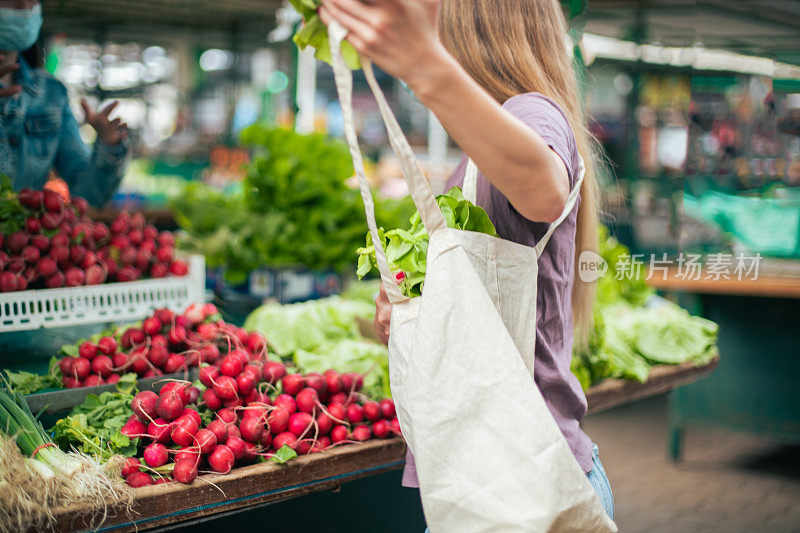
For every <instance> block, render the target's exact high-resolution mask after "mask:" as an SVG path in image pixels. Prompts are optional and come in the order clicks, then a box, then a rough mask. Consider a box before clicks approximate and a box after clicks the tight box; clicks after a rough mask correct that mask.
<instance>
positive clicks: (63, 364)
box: [58, 356, 75, 376]
mask: <svg viewBox="0 0 800 533" xmlns="http://www.w3.org/2000/svg"><path fill="white" fill-rule="evenodd" d="M74 361H75V358H74V357H70V356H67V357H65V358H64V359H62V360H61V361H59V362H58V366H59V368H60V369H61V375H62V376H69V375H71V374H72V363H73V362H74Z"/></svg>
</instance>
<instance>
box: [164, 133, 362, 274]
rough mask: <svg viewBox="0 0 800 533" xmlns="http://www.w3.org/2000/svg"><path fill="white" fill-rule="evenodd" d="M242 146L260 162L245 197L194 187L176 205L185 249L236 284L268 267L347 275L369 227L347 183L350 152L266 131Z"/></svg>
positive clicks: (324, 140)
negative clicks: (186, 236)
mask: <svg viewBox="0 0 800 533" xmlns="http://www.w3.org/2000/svg"><path fill="white" fill-rule="evenodd" d="M241 140H242V143H243V144H245V145H247V146H250V147H252V148H253V157H252V160H251V162H250V163H249V164H248V165H247V168H246V171H247V174H246V177H245V180H244V183H243V185H242V188H241V190H240V191H237V192H234V193H233V194H226V193H223V192H220V191H215V190H213V189H211V188H209V187H208V186H205V185H201V184H196V183H195V184H192V185H190V186H188V187H187V188H186V189H185V190H184V191H183V193H182V194H180V195H179V196H177V197H175V198H173V199H172V201H171V207H172V209H173V212H174V213H175V217H176V219H177V221H178V223H179V224H180V226H181V228H183V229H184V230H185V231H186V232H187V233H188V234H189V235H190V238H189V239H188V240H186V241H184V242H183V243H182V245H183V246H184V247H188V248H190V249H192V250H194V251H198V252H201V253H203V254H204V255H205V256H206V259H207V261H208V264H209V266H210V267H220V266H224V267H225V268H226V277H227V279H228V281H230V282H233V283H236V282H243V281H245V280H246V277H247V274H248V273H249V272H250V271H252V270H254V269H256V268H259V267H264V266H267V267H284V266H298V265H302V266H305V267H307V268H311V269H329V268H333V269H337V270H345V269H347V268H348V267H349V265H350V264H351V263H350V261H351V260H352V259H351V258H352V254H353V252H354V251H355V250H356V248H357V247H358V246H359V244H360V243H361V242H362V241H361V238H362V237H361V236H362V235H363V231H364V226H365V225H364V215H363V212H364V210H363V206H362V203H361V197H360V195H359V193H358V191H357V190H355V189H353V188H351V187H349V186H348V185H347V183H346V181H347V180H348V178H350V177H351V176H352V175H353V163H352V160H351V158H350V152H349V151H348V149H347V147H346V146H345V144H344V143H342V142H340V141H335V140H332V139H330V138H328V137H326V136H324V135H321V134H311V135H301V134H299V133H296V132H294V131H292V130H289V129H284V128H269V127H265V126H262V125H253V126H250V127H248V128H246V129H245V130H244V131H242V134H241Z"/></svg>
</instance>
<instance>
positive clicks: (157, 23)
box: [42, 0, 281, 45]
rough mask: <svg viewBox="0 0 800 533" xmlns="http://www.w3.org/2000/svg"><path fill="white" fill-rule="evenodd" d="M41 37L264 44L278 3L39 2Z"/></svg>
mask: <svg viewBox="0 0 800 533" xmlns="http://www.w3.org/2000/svg"><path fill="white" fill-rule="evenodd" d="M42 5H43V8H44V20H45V25H44V32H45V34H46V35H53V34H58V33H66V34H67V35H68V36H69V37H72V38H85V39H97V38H98V37H100V38H141V37H143V36H144V37H148V38H152V39H154V40H158V39H173V38H175V37H189V38H191V39H193V40H204V41H208V40H211V41H213V40H214V39H217V38H226V39H229V40H230V39H234V40H235V41H236V42H237V43H239V44H241V45H246V44H248V43H255V44H257V45H258V44H263V43H265V42H266V37H267V33H268V32H269V31H270V30H271V29H272V28H274V26H275V12H276V10H277V9H278V8H279V7H280V5H281V1H280V0H60V1H55V0H52V1H48V0H45V1H44V2H43V3H42Z"/></svg>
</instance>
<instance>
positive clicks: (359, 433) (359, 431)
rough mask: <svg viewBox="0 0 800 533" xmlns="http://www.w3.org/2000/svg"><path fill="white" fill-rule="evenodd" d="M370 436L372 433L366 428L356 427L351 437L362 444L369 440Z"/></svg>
mask: <svg viewBox="0 0 800 533" xmlns="http://www.w3.org/2000/svg"><path fill="white" fill-rule="evenodd" d="M371 436H372V432H371V431H370V429H369V428H368V427H367V426H357V427H356V428H355V429H353V435H352V437H353V440H355V441H358V442H364V441H367V440H369V438H370V437H371Z"/></svg>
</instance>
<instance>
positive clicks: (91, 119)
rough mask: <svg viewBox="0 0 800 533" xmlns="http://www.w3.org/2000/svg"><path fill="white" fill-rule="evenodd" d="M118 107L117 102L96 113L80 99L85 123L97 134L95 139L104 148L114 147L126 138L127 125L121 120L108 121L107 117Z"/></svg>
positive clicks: (84, 100)
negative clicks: (103, 145)
mask: <svg viewBox="0 0 800 533" xmlns="http://www.w3.org/2000/svg"><path fill="white" fill-rule="evenodd" d="M118 105H119V102H118V101H114V102H111V103H110V104H108V105H107V106H105V107H104V108H103V109H101V110H100V111H98V112H96V113H95V112H94V111H92V108H91V107H89V103H88V102H87V101H86V99H85V98H83V99H81V107H83V112H84V114H85V115H86V123H87V124H89V125H90V126H91V127H92V128H94V131H96V132H97V138H98V139H99V140H100V142H102V143H103V144H105V145H106V146H115V145H117V144H119V143H121V142H122V141H124V140H125V139H126V138H127V137H128V125H127V124H125V123H124V122H122V119H120V118H115V119H114V120H110V119H109V115H111V112H112V111H114V109H115V108H116V107H117V106H118Z"/></svg>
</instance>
